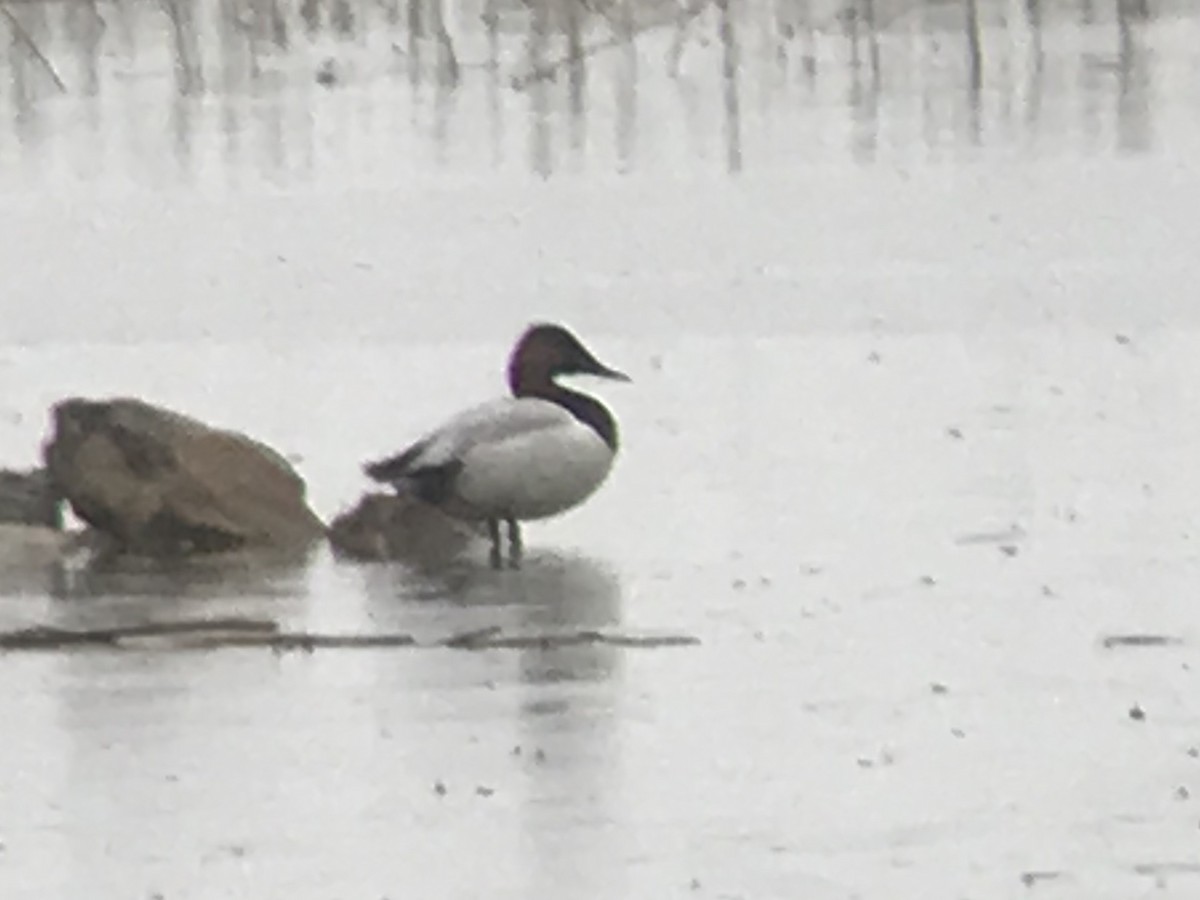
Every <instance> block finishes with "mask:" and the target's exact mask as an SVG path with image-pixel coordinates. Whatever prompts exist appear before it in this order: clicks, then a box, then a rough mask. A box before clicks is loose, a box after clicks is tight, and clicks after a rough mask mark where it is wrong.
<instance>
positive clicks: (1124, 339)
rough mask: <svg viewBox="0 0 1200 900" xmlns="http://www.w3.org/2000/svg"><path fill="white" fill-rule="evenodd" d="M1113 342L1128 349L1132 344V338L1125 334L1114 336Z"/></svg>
mask: <svg viewBox="0 0 1200 900" xmlns="http://www.w3.org/2000/svg"><path fill="white" fill-rule="evenodd" d="M1113 340H1115V341H1116V342H1117V343H1118V344H1120V345H1121V346H1122V347H1128V346H1129V345H1130V344H1132V343H1133V338H1131V337H1130V336H1129V335H1127V334H1114V335H1113Z"/></svg>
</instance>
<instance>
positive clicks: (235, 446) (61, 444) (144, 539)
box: [44, 398, 324, 557]
mask: <svg viewBox="0 0 1200 900" xmlns="http://www.w3.org/2000/svg"><path fill="white" fill-rule="evenodd" d="M53 419H54V434H53V435H52V436H51V438H50V440H49V441H48V442H47V443H46V446H45V448H44V453H45V459H46V467H47V469H48V470H49V473H50V477H51V479H52V481H53V484H54V485H55V487H56V489H57V490H58V491H59V492H60V493H61V495H62V496H63V497H65V498H66V500H67V501H68V502H69V503H70V504H71V508H72V509H73V510H74V511H75V514H76V515H78V516H79V517H80V518H81V519H83V520H84V521H85V522H87V523H88V524H89V525H91V526H92V527H93V528H95V529H97V530H98V531H100V532H103V533H104V534H105V535H107V536H108V537H110V538H111V539H113V541H114V542H115V544H116V545H117V546H118V547H119V548H120V549H121V550H122V551H123V552H132V553H138V554H144V555H148V556H156V557H177V556H187V555H194V554H208V553H224V552H227V551H232V550H242V549H254V548H274V549H295V548H302V547H307V546H309V545H310V544H312V543H313V542H314V541H316V540H318V539H319V538H320V537H321V536H322V535H323V534H324V526H323V525H322V523H321V521H320V519H318V518H317V516H316V515H315V514H314V513H313V512H312V510H311V509H310V508H309V507H308V505H307V503H306V502H305V485H304V481H303V479H301V478H300V476H299V475H297V474H296V472H295V470H294V469H293V468H292V467H291V465H289V464H288V462H287V461H286V460H285V459H284V458H283V457H282V456H280V455H279V454H278V453H276V452H275V451H274V450H272V449H271V448H270V447H267V446H266V445H264V444H261V443H259V442H258V441H255V440H252V439H251V438H249V437H246V436H245V435H243V434H238V433H236V432H232V431H224V430H221V429H217V428H212V427H210V426H208V425H205V424H204V423H202V422H199V421H197V420H195V419H192V418H189V417H187V416H183V415H180V414H179V413H175V412H172V411H170V410H167V409H162V408H160V407H156V406H152V405H150V404H148V403H145V402H142V401H140V400H133V399H114V400H104V401H93V400H84V399H78V398H73V399H69V400H65V401H63V402H61V403H58V404H57V405H55V407H54V409H53Z"/></svg>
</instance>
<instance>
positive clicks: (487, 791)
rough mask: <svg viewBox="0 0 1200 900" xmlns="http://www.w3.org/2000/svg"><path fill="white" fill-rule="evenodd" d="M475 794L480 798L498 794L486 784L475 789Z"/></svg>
mask: <svg viewBox="0 0 1200 900" xmlns="http://www.w3.org/2000/svg"><path fill="white" fill-rule="evenodd" d="M475 793H476V794H478V795H479V796H480V797H490V796H492V794H494V793H496V789H495V788H490V787H488V786H487V785H486V784H481V785H478V786H477V787H476V788H475Z"/></svg>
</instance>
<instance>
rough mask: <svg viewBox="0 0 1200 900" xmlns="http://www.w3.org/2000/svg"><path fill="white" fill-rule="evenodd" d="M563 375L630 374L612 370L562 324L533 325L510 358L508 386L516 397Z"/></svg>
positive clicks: (623, 378)
mask: <svg viewBox="0 0 1200 900" xmlns="http://www.w3.org/2000/svg"><path fill="white" fill-rule="evenodd" d="M559 375H595V376H597V377H599V378H611V379H613V380H614V381H629V380H630V379H629V376H628V375H626V374H625V373H624V372H618V371H617V370H616V369H610V368H609V367H608V366H606V365H604V364H603V363H602V362H600V360H598V359H596V357H595V356H593V355H592V352H591V351H590V350H588V349H587V347H585V346H583V344H582V343H580V341H579V338H577V337H575V335H573V334H571V332H569V331H568V330H567V329H565V328H563V327H562V326H561V325H552V324H546V323H538V324H535V325H530V326H529V328H527V329H526V330H525V333H524V334H523V335H521V337H520V339H519V340H518V341H517V345H516V346H515V347H514V348H513V352H512V356H511V357H509V360H508V385H509V387H510V388H511V389H512V392H513V394H514V395H516V396H518V397H519V396H521V395H522V394H528V393H531V392H535V391H537V389H538V388H541V387H547V386H549V385H550V384H551V383H552V382H553V381H554V379H555V378H556V377H557V376H559Z"/></svg>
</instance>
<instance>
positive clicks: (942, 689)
mask: <svg viewBox="0 0 1200 900" xmlns="http://www.w3.org/2000/svg"><path fill="white" fill-rule="evenodd" d="M929 690H931V691H933V693H935V694H948V693H950V688H948V687H946V685H944V684H942V683H941V682H940V681H935V682H933V684H931V685H929Z"/></svg>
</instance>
